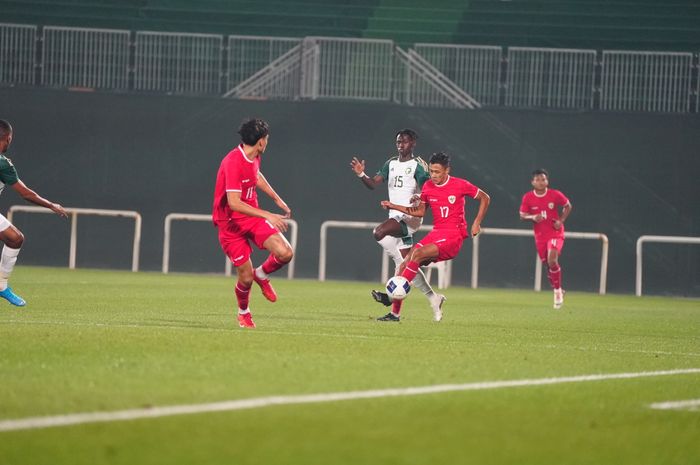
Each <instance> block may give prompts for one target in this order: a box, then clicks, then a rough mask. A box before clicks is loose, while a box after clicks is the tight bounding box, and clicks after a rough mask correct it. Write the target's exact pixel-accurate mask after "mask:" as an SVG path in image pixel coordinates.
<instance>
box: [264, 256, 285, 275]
mask: <svg viewBox="0 0 700 465" xmlns="http://www.w3.org/2000/svg"><path fill="white" fill-rule="evenodd" d="M286 264H287V263H285V262H281V261H279V260H277V259H276V258H275V256H274V255H272V254H270V256H269V257H267V260H265V263H263V264H262V270H263V271H264V272H265V274H270V273H274V272H275V271H277V270H279V269H280V268H282V267H283V266H284V265H286Z"/></svg>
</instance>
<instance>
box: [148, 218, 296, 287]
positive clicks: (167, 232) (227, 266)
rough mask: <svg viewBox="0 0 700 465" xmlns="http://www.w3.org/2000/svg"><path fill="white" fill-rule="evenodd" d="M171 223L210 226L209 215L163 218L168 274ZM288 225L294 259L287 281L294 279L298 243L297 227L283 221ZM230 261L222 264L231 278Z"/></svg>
mask: <svg viewBox="0 0 700 465" xmlns="http://www.w3.org/2000/svg"><path fill="white" fill-rule="evenodd" d="M173 221H201V222H206V223H210V224H211V215H204V214H196V213H169V214H168V215H166V216H165V222H164V223H163V232H164V235H163V267H162V270H163V273H168V272H170V241H171V237H172V223H173ZM285 221H286V222H287V225H289V244H290V245H291V246H292V250H294V252H295V253H294V255H295V256H294V258H292V261H291V262H289V264H288V265H287V279H294V264H295V260H296V250H297V243H298V241H299V225H298V224H297V222H296V221H294V220H292V219H288V220H285ZM231 271H232V267H231V260H229V259H228V257H227V258H226V260H225V263H224V274H225V275H226V276H231Z"/></svg>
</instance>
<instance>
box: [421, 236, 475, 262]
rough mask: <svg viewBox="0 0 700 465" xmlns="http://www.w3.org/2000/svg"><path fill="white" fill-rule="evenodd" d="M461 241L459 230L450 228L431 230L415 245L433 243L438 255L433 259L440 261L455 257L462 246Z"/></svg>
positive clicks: (462, 238)
mask: <svg viewBox="0 0 700 465" xmlns="http://www.w3.org/2000/svg"><path fill="white" fill-rule="evenodd" d="M463 243H464V236H463V235H462V234H460V233H459V232H455V231H451V230H432V231H430V232H429V233H428V235H427V236H425V237H424V238H423V239H421V240H420V241H419V242H418V243H417V244H416V247H423V246H426V245H428V244H435V245H436V246H437V248H438V257H437V258H436V259H435V260H434V261H436V262H442V261H445V260H451V259H453V258H455V257H456V256H457V254H458V253H459V249H461V248H462V244H463Z"/></svg>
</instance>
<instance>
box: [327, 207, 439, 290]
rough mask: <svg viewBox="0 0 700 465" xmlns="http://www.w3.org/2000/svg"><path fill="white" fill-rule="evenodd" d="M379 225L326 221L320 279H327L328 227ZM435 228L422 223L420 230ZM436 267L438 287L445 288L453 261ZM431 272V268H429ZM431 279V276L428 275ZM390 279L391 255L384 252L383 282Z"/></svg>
mask: <svg viewBox="0 0 700 465" xmlns="http://www.w3.org/2000/svg"><path fill="white" fill-rule="evenodd" d="M377 226H379V223H372V222H366V221H335V220H329V221H324V222H323V223H322V224H321V237H320V245H319V253H318V280H319V281H325V280H326V263H327V255H326V249H327V247H328V229H330V228H338V229H369V230H372V229H374V228H376V227H377ZM431 229H433V227H432V226H429V225H425V224H424V225H422V226H421V227H420V229H419V231H430V230H431ZM433 267H434V268H436V269H437V271H438V288H440V289H444V288H446V287H449V286H450V281H451V276H452V262H451V261H447V262H439V263H434V264H431V265H430V268H433ZM428 272H430V270H428ZM426 278H427V279H428V280H430V276H429V275H428V276H426ZM388 279H389V256H388V255H387V254H386V253H382V277H381V280H382V282H383V283H385V282H387V280H388Z"/></svg>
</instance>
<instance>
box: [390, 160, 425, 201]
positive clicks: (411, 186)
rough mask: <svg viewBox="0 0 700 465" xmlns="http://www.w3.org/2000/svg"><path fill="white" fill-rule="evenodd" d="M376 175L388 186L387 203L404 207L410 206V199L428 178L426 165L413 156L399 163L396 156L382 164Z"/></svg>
mask: <svg viewBox="0 0 700 465" xmlns="http://www.w3.org/2000/svg"><path fill="white" fill-rule="evenodd" d="M377 175H379V176H381V177H382V178H384V180H385V181H386V182H387V184H388V185H389V201H390V202H391V203H395V204H396V205H402V206H404V207H408V206H409V205H411V197H413V195H414V194H419V193H420V191H421V189H422V188H423V184H424V183H425V181H427V180H428V179H429V177H430V176H429V175H428V165H427V163H425V161H423V159H422V158H421V157H415V156H414V157H413V158H411V159H410V160H407V161H399V157H398V156H396V157H392V158H390V159H389V160H387V162H386V163H384V166H382V169H380V170H379V172H378V173H377Z"/></svg>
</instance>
